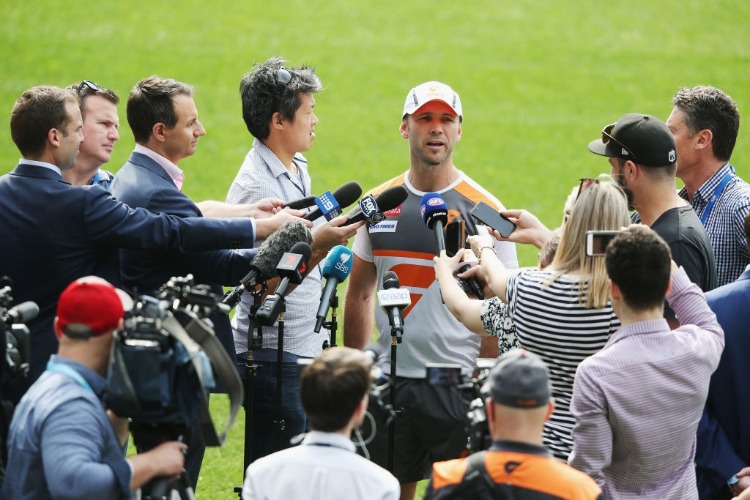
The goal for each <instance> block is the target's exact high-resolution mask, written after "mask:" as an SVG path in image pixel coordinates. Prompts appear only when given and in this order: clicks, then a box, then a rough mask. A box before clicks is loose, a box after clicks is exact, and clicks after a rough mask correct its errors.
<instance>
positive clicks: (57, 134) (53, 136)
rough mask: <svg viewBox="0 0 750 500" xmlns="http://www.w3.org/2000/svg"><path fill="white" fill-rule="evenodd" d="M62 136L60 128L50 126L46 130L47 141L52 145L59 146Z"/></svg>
mask: <svg viewBox="0 0 750 500" xmlns="http://www.w3.org/2000/svg"><path fill="white" fill-rule="evenodd" d="M62 138H63V133H62V130H60V129H56V128H51V129H49V131H48V132H47V141H49V143H50V144H52V145H53V146H59V145H60V140H61V139H62Z"/></svg>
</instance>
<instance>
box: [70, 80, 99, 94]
mask: <svg viewBox="0 0 750 500" xmlns="http://www.w3.org/2000/svg"><path fill="white" fill-rule="evenodd" d="M87 88H88V89H89V90H91V91H92V92H97V91H99V90H100V88H101V87H99V85H97V84H95V83H94V82H92V81H91V80H84V81H82V82H81V84H80V85H79V86H78V89H77V90H76V94H78V97H81V94H82V93H83V91H84V90H86V89H87Z"/></svg>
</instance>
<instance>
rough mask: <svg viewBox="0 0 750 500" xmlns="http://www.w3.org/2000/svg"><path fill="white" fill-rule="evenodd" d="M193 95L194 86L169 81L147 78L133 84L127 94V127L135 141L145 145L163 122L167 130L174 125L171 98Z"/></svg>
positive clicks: (174, 115)
mask: <svg viewBox="0 0 750 500" xmlns="http://www.w3.org/2000/svg"><path fill="white" fill-rule="evenodd" d="M178 95H185V96H188V97H192V96H193V87H191V86H190V85H187V84H185V83H182V82H178V81H177V80H173V79H171V78H160V77H158V76H149V77H148V78H145V79H143V80H141V81H140V82H138V83H136V84H135V86H134V87H133V90H131V91H130V95H128V104H127V115H128V125H130V130H132V131H133V137H135V142H138V143H144V142H148V139H149V137H151V132H152V130H153V128H154V125H156V124H157V123H163V124H164V125H166V127H167V128H172V127H174V126H175V125H176V124H177V113H176V112H175V110H174V101H173V99H174V97H175V96H178Z"/></svg>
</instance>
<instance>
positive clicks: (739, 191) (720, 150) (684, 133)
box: [667, 85, 750, 286]
mask: <svg viewBox="0 0 750 500" xmlns="http://www.w3.org/2000/svg"><path fill="white" fill-rule="evenodd" d="M672 104H673V105H674V108H673V109H672V113H671V114H670V115H669V118H667V126H668V127H669V129H670V130H671V131H672V133H673V134H674V138H675V144H676V145H677V177H679V178H680V179H682V181H683V182H684V183H685V187H684V188H682V190H680V196H681V197H682V198H684V199H685V200H687V201H688V202H689V203H690V204H691V205H692V206H693V208H694V209H695V211H696V213H697V214H698V217H700V219H701V222H702V223H703V225H704V226H705V227H706V232H707V233H708V237H709V238H710V239H711V244H712V245H713V248H714V253H715V254H716V264H717V266H718V281H717V286H722V285H726V284H727V283H731V282H732V281H734V280H735V279H737V277H738V276H739V275H740V274H742V272H743V271H744V270H745V267H746V266H747V265H748V264H750V250H748V247H747V239H746V238H745V233H744V231H743V229H742V228H743V221H744V219H745V216H746V215H747V214H748V213H750V185H748V183H747V182H745V181H744V180H742V179H740V178H739V177H738V176H737V175H736V174H735V172H734V167H732V165H730V164H729V159H730V157H731V156H732V151H733V150H734V144H735V142H736V141H737V132H738V130H739V128H740V112H739V110H738V109H737V105H736V104H735V103H734V101H733V100H732V98H731V97H729V96H728V95H727V94H725V93H724V92H722V91H721V90H719V89H717V88H715V87H711V86H703V85H699V86H697V87H693V88H681V89H680V90H678V91H677V93H676V94H675V96H674V97H673V98H672Z"/></svg>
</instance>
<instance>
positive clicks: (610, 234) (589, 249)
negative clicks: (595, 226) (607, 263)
mask: <svg viewBox="0 0 750 500" xmlns="http://www.w3.org/2000/svg"><path fill="white" fill-rule="evenodd" d="M618 233H619V231H588V232H587V233H586V255H588V256H591V257H596V256H601V255H604V254H605V252H606V250H607V245H609V242H610V241H612V239H613V238H614V237H615V236H617V234H618Z"/></svg>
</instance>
